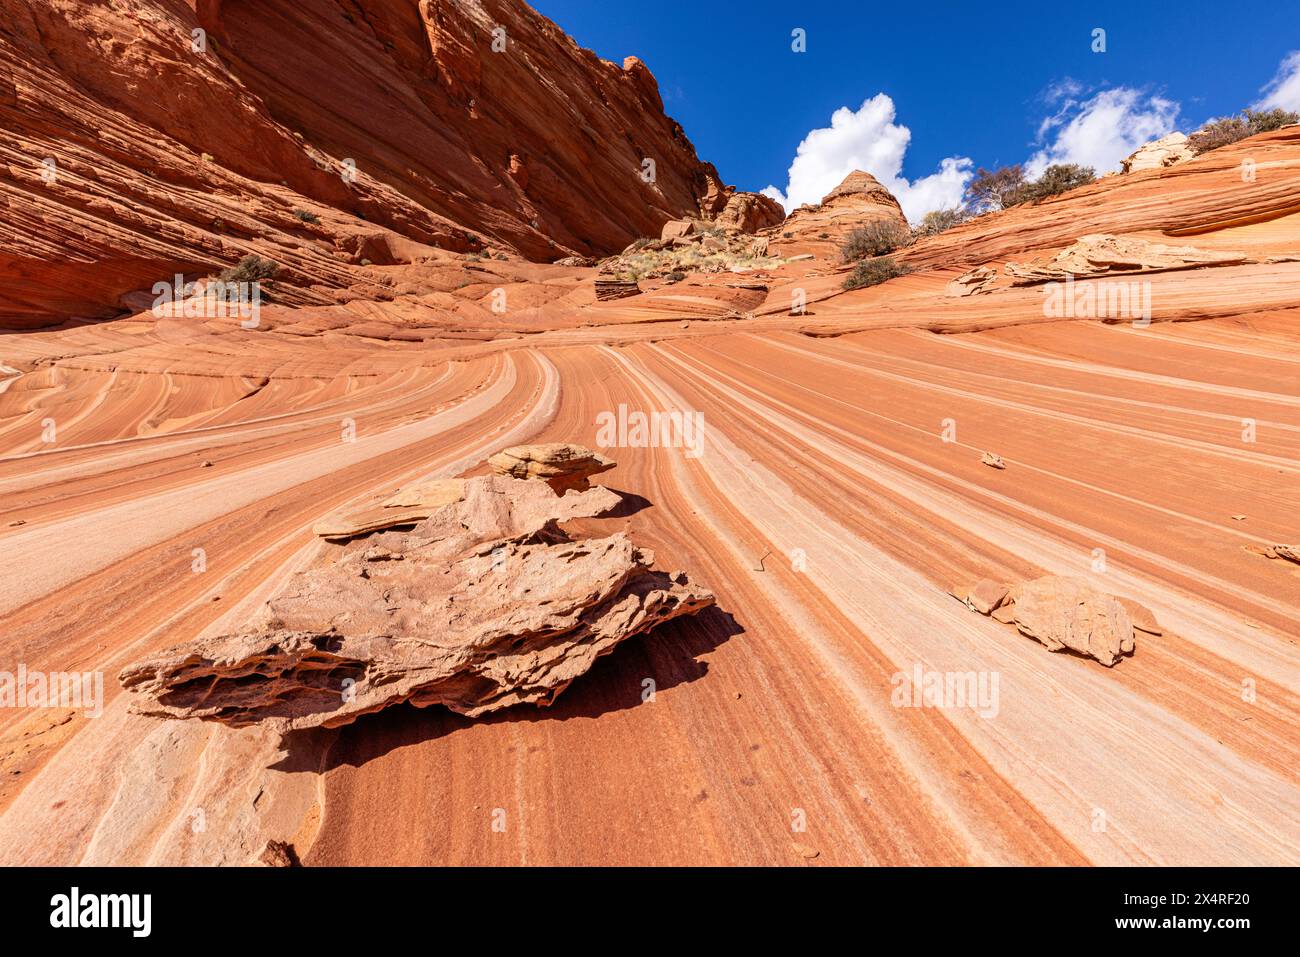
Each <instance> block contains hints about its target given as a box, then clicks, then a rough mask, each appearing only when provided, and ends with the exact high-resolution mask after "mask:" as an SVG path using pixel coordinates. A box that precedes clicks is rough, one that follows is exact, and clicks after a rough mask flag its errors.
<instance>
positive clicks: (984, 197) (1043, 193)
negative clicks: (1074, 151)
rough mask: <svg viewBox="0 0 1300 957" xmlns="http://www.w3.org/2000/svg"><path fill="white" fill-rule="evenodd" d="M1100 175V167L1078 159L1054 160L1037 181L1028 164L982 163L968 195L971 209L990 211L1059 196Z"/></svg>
mask: <svg viewBox="0 0 1300 957" xmlns="http://www.w3.org/2000/svg"><path fill="white" fill-rule="evenodd" d="M1096 179H1097V174H1096V171H1094V170H1093V168H1092V167H1091V166H1080V165H1078V164H1077V163H1054V164H1053V165H1051V166H1049V167H1047V169H1045V170H1043V175H1042V176H1040V177H1039V178H1038V179H1036V180H1033V181H1030V180H1027V179H1025V171H1024V168H1023V167H1021V166H1018V165H1017V166H1003V167H1002V168H1001V169H997V170H993V171H989V170H986V169H984V168H983V167H980V168H979V169H978V170H977V171H976V172H975V178H974V179H972V180H971V181H970V185H969V186H967V187H966V195H967V197H968V198H969V200H970V208H971V210H973V211H976V212H989V211H992V210H998V209H1010V208H1011V207H1012V206H1019V205H1020V204H1021V203H1031V202H1037V201H1039V200H1043V199H1047V198H1048V197H1049V196H1059V195H1060V194H1061V193H1068V192H1069V191H1070V190H1072V189H1076V188H1077V187H1079V186H1086V185H1088V184H1089V183H1091V182H1094V181H1095V180H1096Z"/></svg>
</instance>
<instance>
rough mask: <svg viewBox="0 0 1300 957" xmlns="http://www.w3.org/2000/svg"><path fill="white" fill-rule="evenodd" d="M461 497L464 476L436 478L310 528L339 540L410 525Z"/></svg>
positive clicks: (463, 494)
mask: <svg viewBox="0 0 1300 957" xmlns="http://www.w3.org/2000/svg"><path fill="white" fill-rule="evenodd" d="M464 497H465V480H464V479H457V478H453V479H435V480H434V481H432V482H425V483H422V484H420V485H413V486H411V487H410V488H406V489H403V490H402V491H400V492H398V493H397V494H396V495H394V496H393V497H392V498H390V499H388V500H387V501H386V502H384V503H382V504H381V505H380V506H379V507H378V508H365V509H360V510H358V511H355V512H348V513H346V514H342V515H331V516H330V517H329V518H325V519H322V520H321V521H319V522H317V523H316V524H315V525H314V526H312V531H313V532H314V533H315V534H317V535H319V536H320V537H321V538H327V539H341V538H353V537H355V536H358V535H368V534H370V533H371V532H377V531H380V530H382V529H385V528H399V527H401V526H403V525H413V524H415V523H416V522H422V521H424V520H425V519H426V518H428V517H429V516H430V515H432V514H433V513H434V512H436V511H437V510H438V509H440V508H442V506H444V505H448V504H451V503H452V502H459V501H461V500H462V499H463V498H464Z"/></svg>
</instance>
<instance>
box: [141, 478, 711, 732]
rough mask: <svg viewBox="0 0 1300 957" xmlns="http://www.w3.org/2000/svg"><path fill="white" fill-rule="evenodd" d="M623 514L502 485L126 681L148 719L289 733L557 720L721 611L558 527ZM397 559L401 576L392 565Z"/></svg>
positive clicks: (584, 496) (470, 491)
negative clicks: (567, 696) (577, 683)
mask: <svg viewBox="0 0 1300 957" xmlns="http://www.w3.org/2000/svg"><path fill="white" fill-rule="evenodd" d="M618 501H619V496H618V495H616V494H615V493H613V492H611V491H610V490H608V489H605V488H593V489H590V490H589V491H587V492H580V493H574V494H570V495H565V496H562V497H557V496H556V495H554V494H553V493H552V492H551V491H550V490H549V489H547V488H546V487H545V486H544V485H543V484H542V483H540V482H531V481H524V480H518V479H513V478H508V477H504V476H499V475H490V476H482V477H480V478H475V479H470V480H468V481H467V482H466V490H465V499H464V500H463V501H460V502H454V503H451V504H449V505H446V506H444V507H443V509H442V510H440V511H439V512H438V513H437V515H436V516H435V517H434V518H433V519H431V520H430V521H428V522H424V523H421V524H420V525H419V526H417V527H416V528H415V529H414V530H413V531H411V532H409V533H396V532H387V533H385V534H383V535H382V536H380V537H379V538H378V539H377V540H376V542H377V544H373V545H370V546H368V547H364V548H363V547H361V546H360V545H356V544H354V545H352V546H348V548H347V549H346V550H345V551H344V553H343V556H342V558H341V559H340V560H339V561H338V562H337V563H335V564H331V565H327V566H324V567H316V568H312V569H309V570H306V571H303V572H300V573H298V574H296V575H295V576H293V578H292V579H291V580H290V581H289V583H288V584H287V586H286V587H285V588H284V590H283V591H282V592H281V593H280V594H278V595H277V596H275V597H273V598H272V599H270V600H269V601H268V602H267V603H266V605H265V606H264V607H263V609H262V610H261V612H260V613H259V614H258V615H257V616H256V617H255V618H254V619H253V621H251V622H250V623H249V625H248V627H247V628H246V629H244V630H242V631H240V632H237V633H233V634H226V635H221V636H218V637H214V638H207V639H200V640H198V641H195V642H192V643H190V644H188V645H183V646H180V647H178V648H173V649H171V650H169V651H165V652H163V653H161V654H158V655H155V656H153V657H151V658H150V659H148V660H146V661H144V662H141V663H139V664H136V665H132V666H131V667H128V668H126V669H125V670H124V671H123V672H122V673H121V676H120V680H121V682H122V685H123V687H124V688H126V689H127V690H128V691H132V692H135V693H137V694H139V695H141V698H140V700H139V701H137V703H136V705H135V709H136V710H137V711H138V712H141V713H145V714H151V715H156V716H162V717H173V718H200V719H204V720H211V721H217V722H221V723H224V724H228V725H233V726H242V725H247V724H252V723H259V722H267V723H269V725H270V726H272V727H273V728H275V729H278V730H279V731H281V732H287V731H291V730H296V729H303V728H313V727H336V726H339V725H343V724H348V723H350V722H352V721H354V720H356V718H358V717H360V716H361V715H364V714H368V713H371V712H374V711H378V710H380V709H382V708H386V707H390V706H392V705H396V704H400V703H403V702H409V703H411V704H414V705H415V706H417V707H427V706H429V705H435V704H440V705H444V706H446V707H448V708H450V709H452V710H454V711H457V712H459V713H461V714H465V715H469V716H471V717H473V716H478V715H482V714H486V713H488V712H491V711H496V710H499V709H501V708H506V707H509V706H511V705H515V704H536V705H546V704H549V703H551V701H553V700H554V699H555V696H556V695H558V694H559V693H560V692H561V691H563V690H564V689H565V688H566V687H567V686H568V685H569V683H570V682H572V681H573V680H574V679H575V678H577V677H579V676H580V675H582V674H584V673H585V672H586V671H587V670H588V669H589V668H590V667H591V666H592V664H593V663H594V662H595V660H596V658H598V657H599V656H601V655H603V654H606V653H608V652H609V651H611V650H613V648H614V647H615V646H616V645H617V644H618V643H619V642H621V641H623V640H625V639H627V638H630V637H633V636H636V635H640V634H644V633H646V632H649V631H650V630H652V629H653V628H654V627H656V626H657V625H659V624H661V623H662V622H665V621H669V620H671V619H673V618H677V617H679V616H682V615H691V614H695V613H696V612H699V611H700V610H702V609H704V608H707V607H709V606H710V605H712V604H713V603H714V598H713V595H712V594H711V593H710V592H708V591H706V590H704V589H701V588H699V587H697V586H695V585H693V584H691V583H690V582H689V581H688V580H687V578H686V576H685V575H684V574H683V573H680V572H678V573H675V574H674V575H668V574H665V573H663V572H659V571H654V570H653V569H652V567H651V566H652V564H653V561H654V556H653V554H652V553H651V552H649V551H647V550H644V549H640V548H637V547H636V546H635V545H634V544H633V543H632V542H631V541H630V540H629V539H628V538H627V536H626V535H625V534H617V535H613V536H611V537H609V538H601V539H590V540H585V541H573V540H570V539H569V538H568V537H567V536H566V535H565V533H564V532H563V531H561V530H560V528H559V527H558V524H557V522H558V521H562V520H565V519H566V518H571V517H577V516H578V515H593V514H599V513H600V512H602V511H607V510H608V509H609V508H610V507H611V506H612V504H616V503H617V502H618ZM395 559H400V560H395Z"/></svg>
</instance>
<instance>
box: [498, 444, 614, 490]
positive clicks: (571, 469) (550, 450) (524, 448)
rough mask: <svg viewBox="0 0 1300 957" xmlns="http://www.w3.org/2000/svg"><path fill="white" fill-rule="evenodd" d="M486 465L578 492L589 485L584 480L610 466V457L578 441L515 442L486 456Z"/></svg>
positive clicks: (611, 465)
mask: <svg viewBox="0 0 1300 957" xmlns="http://www.w3.org/2000/svg"><path fill="white" fill-rule="evenodd" d="M488 465H490V466H491V467H492V470H493V471H494V472H498V473H500V474H501V475H512V476H514V477H515V478H520V479H532V478H539V479H542V480H543V481H545V482H546V483H547V484H548V485H550V487H551V488H553V489H555V491H556V493H557V494H559V495H563V494H564V493H565V492H567V491H568V490H569V489H577V490H578V491H580V492H583V491H586V490H587V489H588V488H590V487H591V483H590V482H588V481H587V480H588V479H590V478H591V477H592V476H593V475H599V474H600V473H602V472H608V471H609V470H610V469H612V468H613V467H614V462H613V460H612V459H608V458H606V457H605V456H603V455H601V454H600V453H599V452H593V451H592V450H591V449H588V448H585V447H583V446H581V445H572V444H570V443H567V442H545V443H542V444H541V445H516V446H513V447H511V448H508V449H506V450H504V451H502V452H498V453H497V454H496V455H494V456H492V457H491V458H490V459H488Z"/></svg>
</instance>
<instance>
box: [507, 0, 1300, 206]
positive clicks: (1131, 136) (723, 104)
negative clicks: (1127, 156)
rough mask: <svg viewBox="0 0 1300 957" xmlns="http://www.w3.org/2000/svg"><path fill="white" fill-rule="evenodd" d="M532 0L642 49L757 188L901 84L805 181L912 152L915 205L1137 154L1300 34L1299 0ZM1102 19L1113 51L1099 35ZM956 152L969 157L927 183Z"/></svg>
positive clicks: (725, 163)
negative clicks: (979, 182) (1026, 165)
mask: <svg viewBox="0 0 1300 957" xmlns="http://www.w3.org/2000/svg"><path fill="white" fill-rule="evenodd" d="M532 3H533V6H534V7H535V8H536V9H538V10H539V11H541V12H542V13H544V14H546V15H547V16H549V17H550V18H551V19H553V20H555V21H556V22H557V23H558V24H559V25H560V26H561V27H563V28H564V29H565V30H566V31H567V32H568V33H569V34H571V35H572V36H574V37H575V38H576V39H577V41H578V42H579V43H580V44H582V45H583V46H585V47H589V48H591V49H593V50H595V51H596V52H597V53H598V54H600V55H601V56H603V57H605V58H607V59H610V60H614V61H615V62H622V59H623V57H624V56H627V55H630V54H632V55H636V56H639V57H640V58H641V59H643V60H644V61H645V62H646V64H647V65H648V66H649V67H650V69H651V70H652V71H653V72H654V74H655V76H656V77H657V78H658V80H659V85H660V90H661V92H662V93H663V96H664V104H665V107H666V109H667V110H668V112H669V114H671V115H672V116H673V117H675V118H676V119H677V120H679V121H680V122H681V123H682V125H683V126H684V127H685V129H686V132H687V134H688V135H689V136H690V137H691V140H692V141H693V142H694V143H695V145H696V148H697V149H698V151H699V153H700V156H701V157H703V158H704V159H707V160H709V161H711V162H713V163H715V164H716V165H717V167H718V169H719V171H720V172H721V174H722V176H723V178H724V179H725V180H726V181H727V182H728V183H732V184H735V185H736V186H738V187H739V188H741V189H752V190H759V189H762V188H764V187H766V186H768V185H769V184H772V185H775V186H777V187H778V188H779V189H780V190H782V191H784V190H786V188H787V180H788V176H787V170H788V169H789V167H790V165H791V161H792V160H793V159H794V157H795V153H796V149H797V148H798V147H799V144H800V143H801V141H803V140H804V138H805V137H806V136H807V135H808V134H809V132H810V131H811V130H814V129H819V128H825V127H829V126H830V125H831V117H832V114H833V113H834V112H835V111H836V110H838V109H840V108H842V107H848V108H849V111H857V110H858V109H859V108H860V107H861V106H862V104H863V103H864V101H866V100H868V99H870V98H873V97H876V96H877V95H878V94H882V93H883V94H885V96H886V97H887V98H888V99H887V100H877V101H875V103H874V105H873V106H872V108H871V109H870V110H869V111H866V112H864V113H863V114H862V115H854V116H847V115H846V116H842V117H841V119H842V120H843V123H842V124H837V126H840V127H842V128H841V129H839V131H838V132H837V134H836V135H834V136H830V135H825V136H823V137H822V138H821V143H822V146H821V147H819V149H820V150H821V152H822V153H824V154H825V155H822V156H811V157H810V158H809V162H808V163H807V164H806V168H805V169H804V170H803V172H802V174H801V176H800V182H798V183H793V184H790V185H791V186H793V187H795V188H794V189H792V190H791V192H790V199H791V200H793V199H795V198H796V193H803V194H807V193H808V192H809V191H810V190H816V189H820V188H821V183H822V181H824V180H825V179H826V178H827V177H828V176H830V175H831V172H832V169H833V168H838V167H836V164H837V163H839V164H843V163H844V162H846V157H848V158H849V159H852V158H854V157H857V158H858V159H859V163H858V165H863V164H864V163H874V164H876V165H879V166H882V167H883V168H884V170H885V173H886V175H885V176H882V175H881V172H878V171H877V170H875V169H873V170H871V172H873V173H875V174H876V175H877V177H878V178H881V179H882V181H886V179H887V177H888V175H889V171H890V169H891V168H893V167H897V177H898V178H901V180H902V182H901V183H899V182H898V179H896V180H895V181H894V182H892V183H891V182H887V183H886V185H891V187H892V186H894V185H898V188H899V191H901V192H903V193H904V194H908V198H904V197H903V196H900V199H902V200H903V201H904V207H905V209H906V208H908V206H909V204H910V205H911V206H912V207H913V209H909V210H908V212H909V216H911V215H913V213H914V211H915V210H919V209H920V208H921V207H923V206H925V205H934V204H935V203H939V202H940V199H941V198H942V197H945V196H951V195H953V194H954V191H955V190H956V191H959V189H960V184H959V183H958V180H960V178H961V176H962V175H963V171H965V170H967V169H968V168H969V167H970V166H986V167H991V166H993V165H1003V164H1007V163H1015V162H1025V161H1030V160H1032V159H1034V158H1035V154H1038V156H1037V162H1038V165H1039V166H1041V165H1043V164H1044V163H1045V162H1049V161H1054V160H1074V159H1087V160H1093V161H1094V165H1098V166H1104V165H1105V164H1107V163H1117V162H1118V160H1119V159H1122V158H1123V157H1122V156H1115V157H1113V159H1111V158H1110V153H1111V152H1113V151H1114V150H1116V149H1119V148H1121V147H1124V146H1127V145H1128V143H1129V142H1131V141H1134V140H1136V139H1138V138H1149V137H1147V136H1146V134H1147V133H1149V132H1150V131H1151V130H1153V129H1159V131H1160V132H1164V131H1165V130H1166V129H1174V128H1176V129H1182V130H1183V131H1185V132H1187V131H1191V130H1193V129H1195V128H1196V127H1197V126H1198V125H1199V124H1200V123H1201V122H1202V121H1204V120H1205V119H1206V118H1209V117H1212V116H1217V115H1222V114H1224V113H1229V112H1235V111H1237V110H1240V109H1241V108H1243V107H1246V106H1249V105H1251V104H1254V103H1256V102H1258V101H1260V100H1261V99H1263V98H1264V95H1263V94H1261V88H1262V87H1264V86H1265V85H1266V84H1268V83H1269V82H1270V81H1272V80H1273V79H1274V77H1275V76H1276V75H1278V74H1279V71H1280V70H1283V67H1284V62H1283V61H1284V60H1286V58H1287V57H1288V55H1289V54H1290V53H1291V52H1292V51H1297V50H1300V3H1297V2H1296V0H1280V2H1265V3H1250V4H1240V5H1238V4H1226V5H1225V4H1224V3H1222V2H1221V0H1220V2H1218V3H1211V2H1208V0H1182V2H1179V3H1137V2H1134V3H1107V2H1087V3H1078V4H1071V3H1059V4H1049V3H1042V2H1039V3H987V4H972V3H962V4H958V3H952V4H944V3H929V4H907V3H903V4H893V5H878V4H867V3H860V2H859V3H850V2H845V0H837V2H828V0H802V2H799V3H792V2H788V0H786V2H776V0H750V2H739V0H657V2H653V3H651V2H647V3H640V2H635V0H633V2H628V0H621V2H618V0H532ZM796 27H799V28H802V29H804V30H806V31H807V52H806V53H794V52H792V51H791V31H792V30H793V29H794V28H796ZM1098 27H1100V28H1102V29H1104V30H1105V31H1106V52H1104V53H1094V52H1093V51H1092V48H1091V47H1092V43H1093V37H1092V32H1093V30H1094V28H1098ZM1288 68H1289V69H1291V70H1293V71H1294V73H1295V76H1294V78H1293V80H1292V82H1291V83H1290V84H1289V85H1286V86H1285V88H1284V92H1283V94H1280V95H1283V96H1284V100H1283V102H1286V103H1287V104H1288V105H1291V103H1290V101H1291V100H1292V99H1300V57H1296V58H1294V59H1293V60H1292V61H1290V62H1289V64H1288ZM1283 73H1284V78H1285V70H1283ZM1115 91H1122V92H1119V93H1116V92H1115ZM1099 97H1100V99H1098V98H1099ZM1296 106H1300V104H1297V105H1293V106H1292V108H1296ZM891 108H892V111H893V114H894V115H893V117H892V121H891V120H890V118H889V112H890V110H891ZM1089 116H1091V118H1092V122H1091V123H1088V122H1085V121H1086V120H1087V119H1088V117H1089ZM1053 117H1055V120H1054V121H1053V120H1051V118H1053ZM1045 121H1047V126H1046V127H1044V126H1043V124H1044V122H1045ZM1072 123H1073V125H1072ZM904 127H905V128H906V130H907V131H909V132H910V138H909V137H908V136H907V135H906V133H903V132H900V128H904ZM1157 135H1158V134H1157ZM870 143H875V144H876V145H875V146H871V145H869V144H870ZM949 157H952V158H954V159H958V160H962V161H964V160H969V161H970V162H969V164H965V163H964V162H963V163H959V164H957V165H955V166H954V165H952V164H950V165H949V168H948V175H947V176H946V177H943V176H939V177H938V178H935V179H931V180H928V181H926V182H924V183H921V184H917V181H918V180H925V179H926V178H927V177H934V176H936V174H938V173H939V172H940V171H941V163H942V161H943V160H944V159H945V158H949ZM1102 157H1105V159H1104V160H1103V159H1101V158H1102ZM814 168H816V169H814ZM817 169H819V170H820V174H818V173H817ZM1098 172H1099V173H1100V172H1102V169H1101V168H1099V169H1098ZM945 179H946V182H945V181H944V180H945ZM831 185H832V186H833V185H834V184H833V183H832V184H831ZM912 193H915V194H916V195H910V194H912ZM803 198H804V199H806V198H807V196H806V195H805V196H804V197H803ZM909 201H910V202H909Z"/></svg>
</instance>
